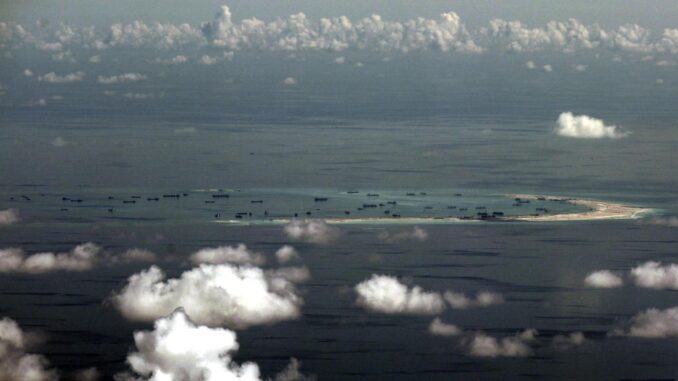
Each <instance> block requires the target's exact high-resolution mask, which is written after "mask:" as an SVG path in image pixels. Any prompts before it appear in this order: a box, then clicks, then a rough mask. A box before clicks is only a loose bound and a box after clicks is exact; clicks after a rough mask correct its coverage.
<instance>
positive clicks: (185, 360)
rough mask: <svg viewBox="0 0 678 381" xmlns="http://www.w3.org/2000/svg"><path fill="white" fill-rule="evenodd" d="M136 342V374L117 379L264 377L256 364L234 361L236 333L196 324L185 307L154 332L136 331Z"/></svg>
mask: <svg viewBox="0 0 678 381" xmlns="http://www.w3.org/2000/svg"><path fill="white" fill-rule="evenodd" d="M134 344H135V346H136V352H132V353H131V354H129V356H127V363H128V364H129V366H130V368H131V369H132V372H134V374H130V373H123V374H119V375H118V376H117V377H116V379H118V380H123V381H132V380H148V381H165V380H166V381H171V380H177V381H178V380H182V381H224V380H233V381H236V380H241V381H257V380H261V377H260V371H259V367H258V366H257V364H255V363H251V362H246V363H244V364H242V365H238V364H236V363H235V362H234V361H233V358H232V356H233V354H234V353H235V352H237V350H238V349H239V344H238V341H237V337H236V334H235V332H233V331H231V330H228V329H224V328H209V327H205V326H199V325H196V324H194V323H193V322H192V321H191V320H190V318H189V317H188V316H187V314H186V313H185V312H184V311H182V310H177V311H175V312H173V313H172V314H171V315H169V316H167V317H165V318H161V319H159V320H157V321H156V322H155V324H154V329H153V331H138V332H135V333H134ZM139 377H141V378H139Z"/></svg>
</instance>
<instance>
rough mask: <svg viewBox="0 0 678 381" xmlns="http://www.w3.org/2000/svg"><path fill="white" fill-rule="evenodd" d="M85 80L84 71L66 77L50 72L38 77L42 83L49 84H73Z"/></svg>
mask: <svg viewBox="0 0 678 381" xmlns="http://www.w3.org/2000/svg"><path fill="white" fill-rule="evenodd" d="M84 78H85V73H84V72H82V71H76V72H75V73H70V74H66V75H58V74H56V73H55V72H49V73H47V74H45V75H41V76H39V77H38V81H40V82H48V83H71V82H80V81H82V80H83V79H84Z"/></svg>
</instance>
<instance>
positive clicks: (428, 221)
mask: <svg viewBox="0 0 678 381" xmlns="http://www.w3.org/2000/svg"><path fill="white" fill-rule="evenodd" d="M506 196H507V197H510V198H520V199H523V200H542V201H551V202H566V203H570V204H573V205H581V206H586V207H589V208H590V209H591V210H589V211H586V212H577V213H559V214H550V215H518V216H507V217H496V218H485V219H483V218H475V217H474V218H458V217H402V218H392V217H363V218H336V217H335V218H319V220H323V221H324V222H325V223H327V224H330V225H369V224H374V225H433V224H451V223H476V222H574V221H596V220H633V219H639V218H642V217H643V216H644V215H645V214H647V213H649V212H651V211H652V209H650V208H642V207H638V206H634V205H628V204H621V203H613V202H605V201H599V200H589V199H578V198H571V197H559V196H544V195H531V194H509V195H506ZM301 219H302V220H303V218H301ZM293 220H294V219H292V218H273V219H267V220H255V221H243V220H219V221H215V222H216V223H223V224H233V225H284V224H288V223H290V222H291V221H293Z"/></svg>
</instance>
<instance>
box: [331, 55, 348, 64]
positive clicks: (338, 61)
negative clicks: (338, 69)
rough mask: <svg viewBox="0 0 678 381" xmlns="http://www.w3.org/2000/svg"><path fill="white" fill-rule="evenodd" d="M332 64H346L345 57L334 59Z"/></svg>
mask: <svg viewBox="0 0 678 381" xmlns="http://www.w3.org/2000/svg"><path fill="white" fill-rule="evenodd" d="M334 63H335V64H337V65H343V64H344V63H346V57H344V56H340V57H337V58H335V59H334Z"/></svg>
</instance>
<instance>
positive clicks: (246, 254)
mask: <svg viewBox="0 0 678 381" xmlns="http://www.w3.org/2000/svg"><path fill="white" fill-rule="evenodd" d="M190 260H191V262H192V263H193V264H194V265H198V264H201V263H209V264H213V265H220V264H224V263H230V264H234V265H246V264H247V265H255V266H261V265H263V264H264V263H266V258H264V256H263V255H261V254H259V253H254V252H252V251H250V250H249V249H248V248H247V246H245V245H244V244H242V243H241V244H239V245H238V246H235V247H234V246H220V247H213V248H205V249H201V250H199V251H197V252H195V253H193V255H191V257H190Z"/></svg>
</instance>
